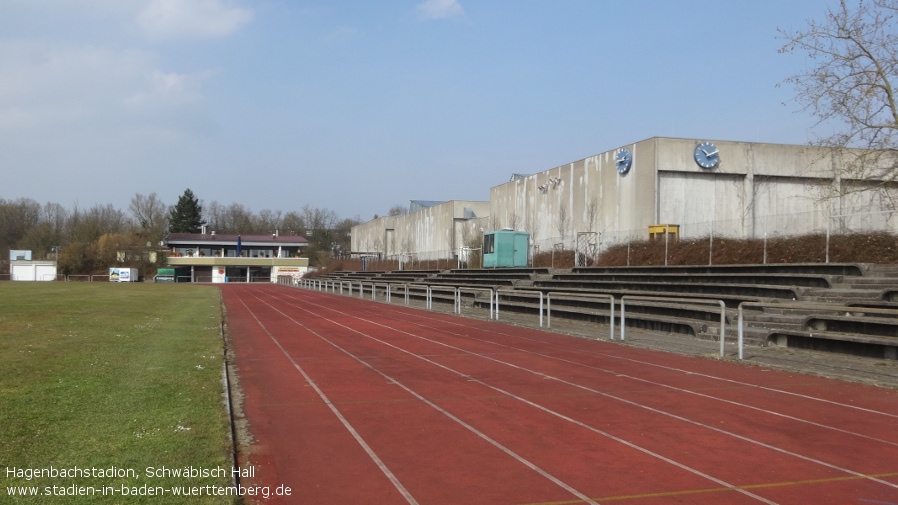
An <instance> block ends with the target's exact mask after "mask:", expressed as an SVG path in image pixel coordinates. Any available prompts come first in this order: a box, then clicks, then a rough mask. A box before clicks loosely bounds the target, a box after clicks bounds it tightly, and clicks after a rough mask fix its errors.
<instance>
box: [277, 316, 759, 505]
mask: <svg viewBox="0 0 898 505" xmlns="http://www.w3.org/2000/svg"><path fill="white" fill-rule="evenodd" d="M269 306H270V307H271V308H272V309H274V310H275V311H277V312H278V313H280V314H281V315H283V316H284V317H286V318H287V319H289V320H290V321H293V322H294V323H295V324H297V325H299V326H301V327H303V328H306V327H305V325H303V324H302V323H300V322H298V321H296V320H295V319H293V318H292V317H290V316H289V315H287V314H285V313H284V312H282V311H280V310H279V309H277V308H276V307H274V306H273V305H271V304H269ZM292 307H293V308H296V309H300V310H303V311H304V312H307V313H309V314H312V315H314V316H316V317H319V318H321V319H323V320H325V321H328V322H330V323H331V324H334V325H336V326H340V327H342V328H346V329H347V330H349V331H352V332H354V333H357V334H359V335H361V336H363V337H366V338H368V339H371V340H374V341H375V342H378V343H381V344H383V345H386V346H388V347H391V348H393V349H396V350H397V351H399V352H402V353H404V354H407V355H409V356H412V357H415V358H417V359H420V360H422V361H424V362H426V363H429V364H431V365H433V366H436V367H438V368H442V369H444V370H446V371H448V372H451V373H453V374H456V375H459V376H461V377H463V378H465V379H467V380H469V381H472V382H476V383H478V384H480V385H482V386H484V387H486V388H489V389H492V390H493V391H496V392H498V393H500V394H502V395H505V396H507V397H509V398H512V399H515V400H518V401H520V402H522V403H524V404H526V405H529V406H531V407H533V408H536V409H538V410H541V411H543V412H546V413H547V414H550V415H552V416H555V417H558V418H559V419H562V420H564V421H567V422H570V423H572V424H574V425H577V426H580V427H581V428H585V429H587V430H589V431H592V432H593V433H596V434H599V435H601V436H603V437H606V438H608V439H610V440H613V441H615V442H618V443H620V444H623V445H625V446H627V447H630V448H631V449H634V450H636V451H639V452H642V453H643V454H646V455H649V456H651V457H654V458H656V459H659V460H661V461H664V462H665V463H668V464H670V465H673V466H675V467H677V468H680V469H681V470H684V471H686V472H689V473H692V474H693V475H697V476H699V477H702V478H705V479H707V480H709V481H711V482H714V483H716V484H718V485H720V486H723V487H725V488H727V489H729V490H731V491H735V492H738V493H741V494H743V495H746V496H748V497H750V498H754V499H756V500H758V501H760V502H762V503H767V504H769V505H776V502H773V501H770V500H768V499H766V498H764V497H763V496H759V495H756V494H754V493H752V492H750V491H748V490H745V489H742V488H740V487H738V486H736V485H735V484H731V483H729V482H726V481H724V480H721V479H718V478H717V477H714V476H712V475H709V474H706V473H704V472H702V471H700V470H698V469H695V468H692V467H690V466H688V465H685V464H683V463H680V462H678V461H675V460H673V459H671V458H668V457H667V456H664V455H662V454H659V453H656V452H653V451H651V450H650V449H646V448H644V447H641V446H639V445H636V444H635V443H633V442H630V441H628V440H625V439H623V438H620V437H617V436H615V435H612V434H611V433H608V432H606V431H603V430H601V429H599V428H596V427H594V426H591V425H588V424H586V423H584V422H582V421H578V420H576V419H573V418H571V417H568V416H566V415H564V414H562V413H560V412H556V411H554V410H552V409H550V408H548V407H545V406H543V405H539V404H537V403H535V402H532V401H530V400H527V399H526V398H523V397H521V396H518V395H516V394H514V393H512V392H510V391H506V390H504V389H502V388H499V387H497V386H493V385H491V384H487V383H486V382H484V381H481V380H479V379H476V378H474V377H471V376H470V375H468V374H465V373H464V372H460V371H458V370H455V369H453V368H450V367H448V366H446V365H443V364H441V363H437V362H435V361H433V360H431V359H428V358H426V357H424V356H422V355H418V354H415V353H412V352H410V351H407V350H405V349H402V348H400V347H397V346H395V345H393V344H391V343H389V342H385V341H383V340H380V339H378V338H376V337H373V336H371V335H368V334H366V333H364V332H362V331H360V330H357V329H355V328H351V327H349V326H346V325H344V324H342V323H338V322H336V321H334V320H332V319H328V318H326V317H324V316H322V315H321V314H317V313H313V312H311V311H309V310H307V309H304V308H302V307H299V306H295V305H294V306H292ZM322 307H323V306H322ZM323 308H326V307H323ZM329 310H332V311H334V312H337V313H339V314H344V315H348V316H350V317H354V318H356V319H359V320H360V321H365V322H369V323H372V324H375V325H377V326H381V327H384V328H388V329H393V330H396V329H395V328H390V327H388V326H384V325H380V324H378V323H375V322H372V321H369V320H367V319H362V318H358V317H356V316H353V315H351V314H347V313H345V312H340V311H338V310H335V309H329ZM307 331H311V330H307ZM396 331H399V332H400V333H406V334H408V333H407V332H404V331H402V330H396ZM409 335H411V334H409ZM411 336H413V337H416V338H420V339H423V340H427V341H431V340H429V339H427V338H425V337H420V336H416V335H411ZM322 338H323V337H322ZM325 340H327V339H325ZM431 342H432V341H431ZM435 343H438V342H435ZM331 345H334V347H337V348H338V349H340V347H339V346H337V345H336V344H331ZM441 345H442V344H441ZM447 347H449V348H453V349H458V350H461V351H462V352H464V353H466V354H470V355H474V356H479V357H483V356H481V355H478V354H476V353H471V352H469V351H465V350H463V349H460V348H454V347H452V346H448V345H447ZM344 352H346V351H344ZM347 354H349V353H348V352H347ZM350 355H351V354H350ZM353 357H354V356H353ZM356 359H359V358H356ZM487 359H491V358H487ZM491 360H492V359H491ZM359 361H361V362H362V363H364V361H362V360H360V359H359ZM492 361H496V362H497V363H500V364H506V363H504V362H502V361H499V360H492ZM369 366H370V365H369ZM512 366H514V367H515V368H520V369H521V370H526V371H530V370H527V369H524V368H521V367H517V366H515V365H512ZM372 368H373V367H372ZM531 373H536V374H537V375H541V376H543V377H545V378H547V379H554V377H551V376H548V375H545V374H541V373H538V372H532V371H531ZM555 380H558V379H555ZM581 388H582V387H581ZM428 403H429V402H428ZM590 503H593V502H590Z"/></svg>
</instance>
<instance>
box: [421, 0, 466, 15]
mask: <svg viewBox="0 0 898 505" xmlns="http://www.w3.org/2000/svg"><path fill="white" fill-rule="evenodd" d="M417 11H418V18H419V19H423V20H429V19H448V18H455V17H461V16H464V15H465V10H464V9H463V8H462V6H461V4H459V3H458V1H457V0H425V1H424V2H421V3H420V4H418V7H417Z"/></svg>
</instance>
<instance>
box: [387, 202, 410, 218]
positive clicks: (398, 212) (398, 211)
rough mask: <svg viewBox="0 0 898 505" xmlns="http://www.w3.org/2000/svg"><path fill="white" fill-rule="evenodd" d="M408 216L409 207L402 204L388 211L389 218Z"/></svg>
mask: <svg viewBox="0 0 898 505" xmlns="http://www.w3.org/2000/svg"><path fill="white" fill-rule="evenodd" d="M406 214H408V207H406V206H405V205H400V204H396V205H394V206H392V207H390V210H389V211H387V215H388V216H404V215H406Z"/></svg>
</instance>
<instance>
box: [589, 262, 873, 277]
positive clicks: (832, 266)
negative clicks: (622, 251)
mask: <svg viewBox="0 0 898 505" xmlns="http://www.w3.org/2000/svg"><path fill="white" fill-rule="evenodd" d="M868 268H869V265H864V264H860V263H767V264H752V265H670V266H661V265H649V266H630V267H575V268H573V269H572V273H581V272H582V273H588V272H597V273H613V272H632V273H676V272H680V273H709V274H713V273H773V274H790V273H795V274H822V275H858V276H860V275H864V273H865V272H866V271H867V270H868Z"/></svg>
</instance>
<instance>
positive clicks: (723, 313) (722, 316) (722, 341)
mask: <svg viewBox="0 0 898 505" xmlns="http://www.w3.org/2000/svg"><path fill="white" fill-rule="evenodd" d="M717 301H718V302H720V357H721V358H722V357H723V356H724V344H725V342H726V322H727V312H726V310H727V306H726V304H725V303H723V300H717Z"/></svg>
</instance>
